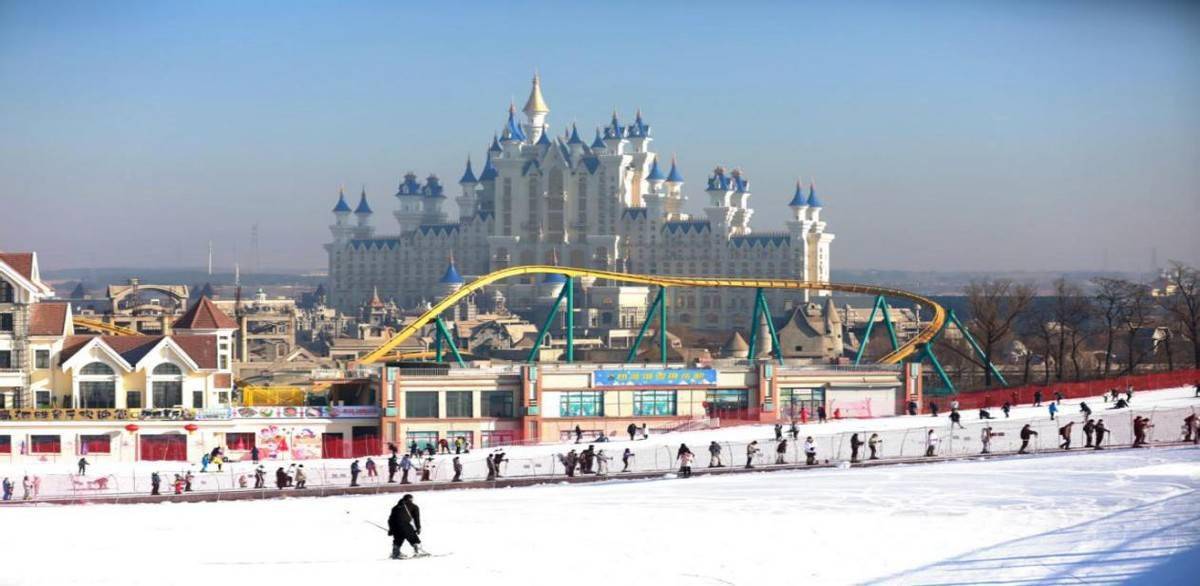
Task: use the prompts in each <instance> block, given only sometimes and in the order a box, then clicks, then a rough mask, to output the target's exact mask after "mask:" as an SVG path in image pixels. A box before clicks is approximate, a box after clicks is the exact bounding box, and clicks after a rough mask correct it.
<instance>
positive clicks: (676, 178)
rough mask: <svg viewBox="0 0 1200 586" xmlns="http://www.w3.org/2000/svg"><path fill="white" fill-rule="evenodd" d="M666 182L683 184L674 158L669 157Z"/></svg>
mask: <svg viewBox="0 0 1200 586" xmlns="http://www.w3.org/2000/svg"><path fill="white" fill-rule="evenodd" d="M667 181H670V182H671V183H683V174H682V173H680V172H679V168H678V167H676V166H675V157H671V172H670V173H667Z"/></svg>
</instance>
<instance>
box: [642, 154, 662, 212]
mask: <svg viewBox="0 0 1200 586" xmlns="http://www.w3.org/2000/svg"><path fill="white" fill-rule="evenodd" d="M666 180H667V175H666V174H665V173H663V172H662V169H661V168H659V166H658V159H657V158H656V159H654V161H653V162H652V163H651V164H650V172H649V173H648V174H647V175H646V183H648V184H649V185H650V191H649V192H647V193H646V194H645V195H643V196H642V201H644V202H646V215H647V216H648V217H650V218H655V219H657V218H661V217H662V216H663V213H664V205H663V204H664V201H665V200H666V192H665V191H663V183H665V182H666Z"/></svg>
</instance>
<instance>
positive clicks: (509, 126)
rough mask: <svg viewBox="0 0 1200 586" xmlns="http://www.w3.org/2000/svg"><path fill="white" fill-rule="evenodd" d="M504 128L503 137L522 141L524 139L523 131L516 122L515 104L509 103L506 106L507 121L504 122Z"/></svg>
mask: <svg viewBox="0 0 1200 586" xmlns="http://www.w3.org/2000/svg"><path fill="white" fill-rule="evenodd" d="M504 130H505V134H506V135H507V136H506V137H505V138H508V139H510V140H519V141H522V142H523V141H524V140H525V131H524V130H521V125H520V124H519V123H517V109H516V107H515V106H512V105H509V107H508V122H507V123H506V124H505V126H504Z"/></svg>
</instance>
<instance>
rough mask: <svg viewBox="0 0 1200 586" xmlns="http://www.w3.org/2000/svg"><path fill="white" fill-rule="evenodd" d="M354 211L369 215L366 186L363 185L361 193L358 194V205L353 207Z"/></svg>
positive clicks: (369, 207) (369, 208)
mask: <svg viewBox="0 0 1200 586" xmlns="http://www.w3.org/2000/svg"><path fill="white" fill-rule="evenodd" d="M354 213H356V214H364V215H368V216H369V215H371V206H369V205H367V188H366V187H364V188H363V190H362V193H361V194H360V195H359V196H358V207H356V208H354Z"/></svg>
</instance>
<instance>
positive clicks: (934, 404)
mask: <svg viewBox="0 0 1200 586" xmlns="http://www.w3.org/2000/svg"><path fill="white" fill-rule="evenodd" d="M929 414H930V415H932V416H933V417H937V414H938V409H937V402H936V401H930V402H929Z"/></svg>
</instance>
